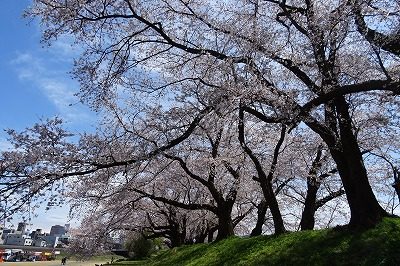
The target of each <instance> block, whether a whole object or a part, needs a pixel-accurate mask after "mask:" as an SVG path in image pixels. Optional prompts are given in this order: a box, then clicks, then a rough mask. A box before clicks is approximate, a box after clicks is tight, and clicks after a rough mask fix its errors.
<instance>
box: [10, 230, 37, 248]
mask: <svg viewBox="0 0 400 266" xmlns="http://www.w3.org/2000/svg"><path fill="white" fill-rule="evenodd" d="M5 244H6V245H16V246H32V239H31V237H30V236H27V235H23V234H20V233H17V234H7V238H6V241H5Z"/></svg>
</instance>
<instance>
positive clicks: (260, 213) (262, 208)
mask: <svg viewBox="0 0 400 266" xmlns="http://www.w3.org/2000/svg"><path fill="white" fill-rule="evenodd" d="M267 210H268V204H267V202H266V201H265V200H262V201H261V202H260V204H258V205H257V223H256V226H255V227H254V228H253V230H252V231H251V234H250V236H259V235H261V234H262V227H263V225H264V222H265V215H266V214H267Z"/></svg>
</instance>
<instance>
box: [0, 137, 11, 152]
mask: <svg viewBox="0 0 400 266" xmlns="http://www.w3.org/2000/svg"><path fill="white" fill-rule="evenodd" d="M11 148H12V145H11V143H10V142H9V141H7V140H6V139H5V138H1V137H0V152H2V151H6V150H9V149H11Z"/></svg>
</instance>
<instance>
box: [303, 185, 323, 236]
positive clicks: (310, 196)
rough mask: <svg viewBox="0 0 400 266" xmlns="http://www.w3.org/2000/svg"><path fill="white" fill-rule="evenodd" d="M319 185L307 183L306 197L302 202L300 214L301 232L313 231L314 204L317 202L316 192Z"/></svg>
mask: <svg viewBox="0 0 400 266" xmlns="http://www.w3.org/2000/svg"><path fill="white" fill-rule="evenodd" d="M318 189H319V184H316V183H315V184H312V182H307V195H306V200H305V202H304V209H303V213H302V214H301V221H300V228H301V230H302V231H303V230H313V229H314V225H315V210H316V208H315V202H316V201H317V192H318Z"/></svg>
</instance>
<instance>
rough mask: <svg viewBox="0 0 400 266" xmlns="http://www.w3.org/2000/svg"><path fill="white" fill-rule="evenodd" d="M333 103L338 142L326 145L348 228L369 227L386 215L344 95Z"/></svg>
mask: <svg viewBox="0 0 400 266" xmlns="http://www.w3.org/2000/svg"><path fill="white" fill-rule="evenodd" d="M335 106H336V111H337V114H338V118H337V120H338V125H339V130H340V131H339V132H340V137H339V141H340V142H339V143H335V145H329V149H330V152H331V154H332V158H333V159H334V160H335V162H336V165H337V169H338V172H339V175H340V177H341V180H342V182H343V186H344V189H345V191H346V196H347V201H348V203H349V206H350V211H351V219H350V223H349V226H350V227H351V228H367V227H372V226H374V225H376V224H377V223H378V222H379V221H381V220H382V218H383V217H384V216H387V213H386V212H385V210H384V209H383V208H382V207H381V206H380V205H379V203H378V201H377V200H376V197H375V195H374V193H373V191H372V188H371V186H370V184H369V181H368V176H367V171H366V169H365V166H364V162H363V158H362V154H361V151H360V148H359V145H358V142H357V139H356V136H355V135H354V133H353V130H352V121H351V118H350V115H349V110H348V104H347V103H346V101H345V99H344V97H339V98H337V99H336V100H335Z"/></svg>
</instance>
